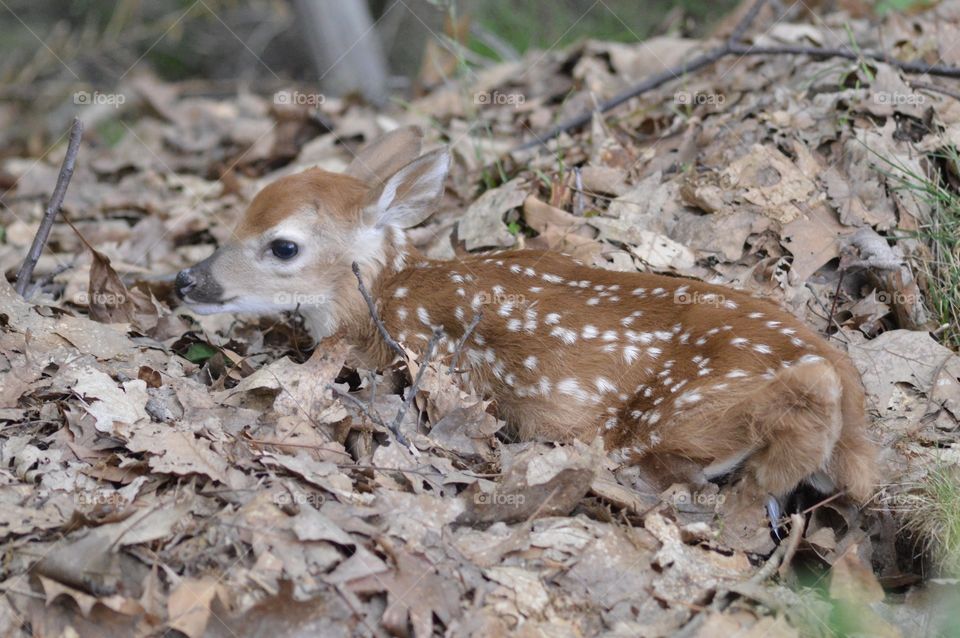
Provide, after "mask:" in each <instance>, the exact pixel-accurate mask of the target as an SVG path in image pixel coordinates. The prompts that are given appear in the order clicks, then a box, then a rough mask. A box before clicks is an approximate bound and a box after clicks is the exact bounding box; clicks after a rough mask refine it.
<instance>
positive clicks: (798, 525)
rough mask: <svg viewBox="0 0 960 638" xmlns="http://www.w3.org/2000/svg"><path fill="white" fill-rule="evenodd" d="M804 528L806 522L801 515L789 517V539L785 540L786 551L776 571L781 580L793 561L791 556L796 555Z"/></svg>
mask: <svg viewBox="0 0 960 638" xmlns="http://www.w3.org/2000/svg"><path fill="white" fill-rule="evenodd" d="M805 527H806V522H805V521H804V519H803V515H801V514H791V515H790V538H788V539H787V551H786V552H784V554H783V560H781V561H780V568H779V570H778V572H779V574H780V578H783V577H784V576H786V575H787V568H788V567H789V566H790V563H791V562H792V561H793V556H794V554H796V553H797V548H798V547H800V539H801V538H802V537H803V530H804V528H805ZM771 575H772V574H771ZM764 580H766V579H764Z"/></svg>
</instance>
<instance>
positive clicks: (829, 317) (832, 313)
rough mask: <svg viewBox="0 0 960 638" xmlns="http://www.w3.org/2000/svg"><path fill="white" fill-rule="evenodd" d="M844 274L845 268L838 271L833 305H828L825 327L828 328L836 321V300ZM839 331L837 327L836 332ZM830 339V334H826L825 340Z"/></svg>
mask: <svg viewBox="0 0 960 638" xmlns="http://www.w3.org/2000/svg"><path fill="white" fill-rule="evenodd" d="M846 274H847V269H846V268H841V269H840V276H839V277H837V289H836V290H835V291H834V292H833V303H832V304H830V314H828V315H827V325H828V327H829V325H831V324H834V323H836V319H834V317H835V316H836V314H835V313H836V312H837V300H838V299H840V289H841V286H842V285H843V278H844V276H845V275H846ZM839 330H840V326H839V325H837V331H838V332H839ZM830 337H831V335H830V333H829V332H828V333H827V340H829V339H830Z"/></svg>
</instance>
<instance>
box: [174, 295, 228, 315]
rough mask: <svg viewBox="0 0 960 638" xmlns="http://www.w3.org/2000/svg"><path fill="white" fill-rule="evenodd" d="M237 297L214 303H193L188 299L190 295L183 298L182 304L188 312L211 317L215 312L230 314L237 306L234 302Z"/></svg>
mask: <svg viewBox="0 0 960 638" xmlns="http://www.w3.org/2000/svg"><path fill="white" fill-rule="evenodd" d="M237 298H238V297H237V296H236V295H235V296H233V297H230V298H229V299H223V300H220V301H216V302H210V301H194V300H193V299H190V295H187V296H185V297H184V298H183V303H184V305H186V306H187V307H188V308H190V310H192V311H193V312H195V313H197V314H198V315H212V314H214V313H217V312H231V311H233V309H234V308H235V307H236V306H237V304H235V303H234V302H235V301H236V300H237Z"/></svg>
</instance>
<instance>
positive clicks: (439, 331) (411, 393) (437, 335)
mask: <svg viewBox="0 0 960 638" xmlns="http://www.w3.org/2000/svg"><path fill="white" fill-rule="evenodd" d="M442 338H443V328H434V330H433V336H431V337H430V342H429V343H427V349H426V351H425V352H424V354H423V358H422V359H421V360H420V362H419V363H420V369H419V370H417V376H416V378H415V379H414V380H413V385H411V386H410V387H409V388H408V394H407V398H406V399H404V401H403V405H401V406H400V409H399V410H397V416H396V418H395V419H394V420H393V423H392V424H391V425H390V426H388V427H389V428H390V431H391V432H393V434H394V435H395V436H396V437H397V440H398V441H400V443H402V444H403V445H406V446H407V447H409V444H408V443H407V441H406V438H405V437H404V436H403V434H401V433H400V423H402V422H403V417H404V416H406V414H407V410H409V409H410V404H411V403H413V399H414V398H415V397H416V396H417V390H419V389H420V383H421V382H422V381H423V373H424V372H426V370H427V366H429V365H430V362H431V361H432V360H433V354H434V352H435V351H436V349H437V343H439V341H440V339H442Z"/></svg>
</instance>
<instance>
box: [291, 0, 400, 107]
mask: <svg viewBox="0 0 960 638" xmlns="http://www.w3.org/2000/svg"><path fill="white" fill-rule="evenodd" d="M293 7H294V10H295V11H296V13H297V21H298V22H299V23H300V29H301V30H302V32H303V37H304V39H305V40H306V42H307V46H308V47H309V49H310V55H311V56H312V58H313V64H314V67H315V68H316V70H317V80H318V82H320V86H321V89H322V90H323V91H325V92H329V93H331V94H334V95H343V94H345V93H350V92H353V91H356V92H359V93H360V94H361V95H363V97H364V98H366V99H367V100H368V101H370V102H372V103H373V104H377V105H382V104H384V103H385V102H386V99H387V96H388V94H389V90H388V89H389V87H388V86H387V80H388V74H389V72H388V68H387V60H386V56H385V55H384V53H383V45H382V43H381V41H380V36H379V34H378V32H377V30H376V29H375V28H374V23H373V18H372V17H371V15H370V10H369V8H368V6H367V3H366V2H365V1H363V0H293Z"/></svg>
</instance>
